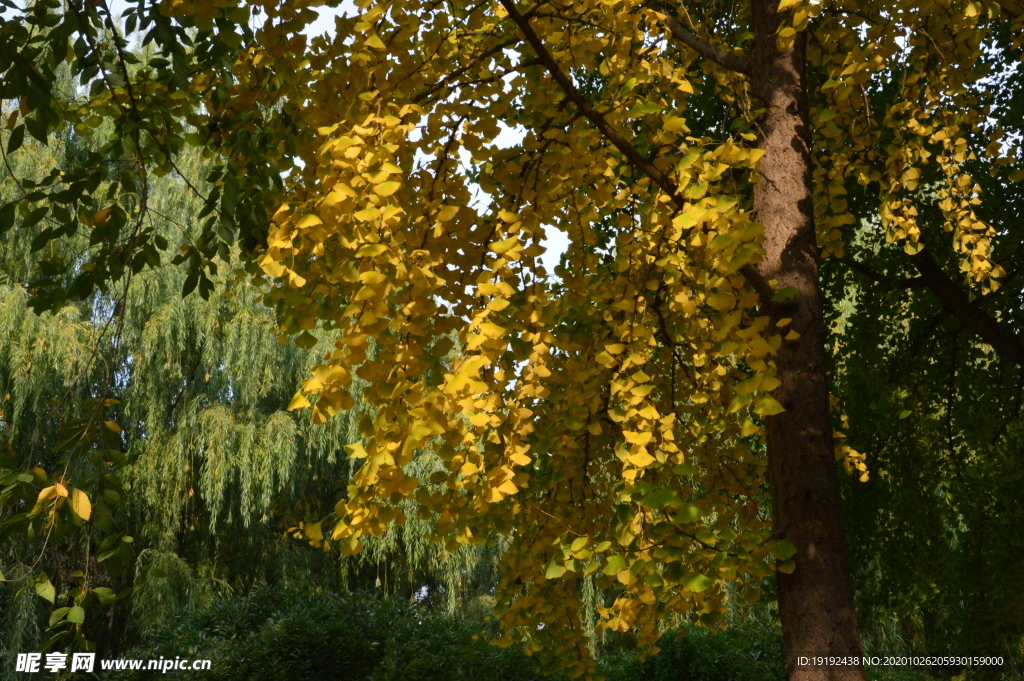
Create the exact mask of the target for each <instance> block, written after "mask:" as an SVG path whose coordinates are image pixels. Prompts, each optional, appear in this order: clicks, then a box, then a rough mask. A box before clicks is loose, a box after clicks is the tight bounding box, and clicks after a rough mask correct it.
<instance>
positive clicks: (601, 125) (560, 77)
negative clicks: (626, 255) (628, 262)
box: [499, 0, 775, 308]
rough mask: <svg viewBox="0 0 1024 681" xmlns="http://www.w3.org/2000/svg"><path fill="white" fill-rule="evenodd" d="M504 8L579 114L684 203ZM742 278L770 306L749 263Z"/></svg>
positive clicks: (519, 18) (768, 292) (512, 8)
mask: <svg viewBox="0 0 1024 681" xmlns="http://www.w3.org/2000/svg"><path fill="white" fill-rule="evenodd" d="M499 1H500V2H501V4H502V6H503V7H504V8H505V11H506V12H508V16H509V18H510V19H512V21H514V22H515V24H516V25H517V26H518V27H519V30H520V31H522V33H523V37H525V38H526V41H527V42H528V43H530V45H531V46H532V47H533V50H534V52H536V53H537V59H538V60H539V61H540V63H541V64H543V65H544V67H545V68H546V69H547V70H548V73H550V74H551V77H552V78H554V79H555V82H557V83H558V84H559V86H561V88H562V91H563V92H565V94H566V96H568V97H569V99H570V100H571V101H572V102H573V104H575V105H576V108H577V109H579V111H580V113H582V114H583V115H584V116H586V117H587V118H588V119H589V120H590V122H591V123H593V124H594V126H595V127H596V128H597V129H598V130H600V131H601V133H602V134H603V135H604V136H605V138H606V139H607V140H608V141H609V142H611V143H612V145H614V146H615V148H616V149H618V150H619V151H620V152H621V153H622V155H623V156H625V157H626V160H628V161H629V163H630V165H632V166H633V167H634V168H636V169H637V170H639V171H641V172H642V173H643V174H644V175H646V176H647V177H649V178H650V179H651V181H652V182H654V184H656V185H658V186H659V187H661V189H662V190H664V192H665V193H666V194H668V195H669V197H670V198H671V199H672V202H673V203H674V204H675V205H676V206H677V207H679V208H682V207H683V206H684V205H685V203H686V202H685V200H684V199H683V197H682V196H680V195H679V188H678V187H677V186H676V184H675V183H674V182H673V181H672V179H671V178H669V177H668V176H667V175H665V174H664V173H663V172H661V171H660V170H658V168H657V167H656V166H655V165H654V164H653V163H652V162H651V161H648V160H647V159H646V158H644V156H643V154H641V153H640V152H639V151H637V149H636V147H634V146H633V145H632V144H630V142H629V141H628V140H626V138H624V137H623V136H622V135H620V134H619V132H618V130H616V129H615V128H614V127H612V125H611V124H610V123H609V122H608V121H607V120H606V119H605V117H604V116H602V115H601V113H600V112H599V111H598V110H597V109H595V108H594V107H593V106H591V104H590V102H589V101H587V98H586V97H584V96H583V93H581V92H580V91H579V89H577V88H576V86H575V85H574V84H573V82H572V80H571V79H570V78H569V77H568V76H567V75H566V74H565V72H564V71H562V68H561V67H560V66H559V65H558V62H556V61H555V59H554V57H552V56H551V53H550V52H548V49H547V47H546V46H545V45H544V41H542V40H541V39H540V36H538V35H537V33H536V32H535V31H534V30H533V27H532V26H530V22H529V21H528V20H527V19H526V17H524V16H523V15H522V14H520V13H519V10H518V9H516V4H515V0H499ZM739 272H740V274H742V275H743V276H744V277H745V278H746V280H747V281H748V282H749V283H750V285H751V286H753V287H754V290H755V291H757V294H758V297H759V298H760V300H761V305H762V307H764V308H770V307H772V306H773V303H772V296H773V295H775V291H774V290H773V289H772V287H771V286H770V285H769V284H768V281H767V280H766V279H765V278H764V277H762V276H761V273H760V272H758V271H757V270H756V269H754V267H753V265H750V264H747V265H744V266H743V267H741V268H740V269H739Z"/></svg>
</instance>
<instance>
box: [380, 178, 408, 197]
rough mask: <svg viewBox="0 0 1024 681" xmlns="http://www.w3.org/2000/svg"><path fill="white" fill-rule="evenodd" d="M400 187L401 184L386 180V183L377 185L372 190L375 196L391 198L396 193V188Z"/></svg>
mask: <svg viewBox="0 0 1024 681" xmlns="http://www.w3.org/2000/svg"><path fill="white" fill-rule="evenodd" d="M401 186H402V183H401V182H396V181H394V180H388V181H387V182H381V183H380V184H378V185H377V186H376V187H374V188H373V191H374V192H375V193H377V194H380V195H381V196H391V195H392V194H394V193H395V192H397V191H398V188H399V187H401Z"/></svg>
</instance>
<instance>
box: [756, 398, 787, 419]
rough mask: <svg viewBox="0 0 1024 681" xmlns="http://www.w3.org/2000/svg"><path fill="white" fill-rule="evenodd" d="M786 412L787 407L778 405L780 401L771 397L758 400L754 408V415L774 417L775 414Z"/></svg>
mask: <svg viewBox="0 0 1024 681" xmlns="http://www.w3.org/2000/svg"><path fill="white" fill-rule="evenodd" d="M784 411H786V409H785V407H783V406H782V405H781V404H779V403H778V401H777V400H776V399H775V398H774V397H772V396H771V395H764V396H763V397H761V398H760V399H759V400H757V402H756V405H755V407H754V413H755V414H759V415H761V416H774V415H775V414H781V413H782V412H784Z"/></svg>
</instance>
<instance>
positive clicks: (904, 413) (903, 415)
mask: <svg viewBox="0 0 1024 681" xmlns="http://www.w3.org/2000/svg"><path fill="white" fill-rule="evenodd" d="M911 413H912V412H911V411H910V410H909V409H904V410H903V411H901V412H900V418H901V419H905V418H907V417H908V416H910V414H911Z"/></svg>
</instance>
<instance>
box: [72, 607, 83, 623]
mask: <svg viewBox="0 0 1024 681" xmlns="http://www.w3.org/2000/svg"><path fill="white" fill-rule="evenodd" d="M68 622H74V623H75V624H82V623H84V622H85V608H82V607H81V606H78V605H76V606H75V607H73V608H71V610H70V611H69V612H68Z"/></svg>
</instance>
